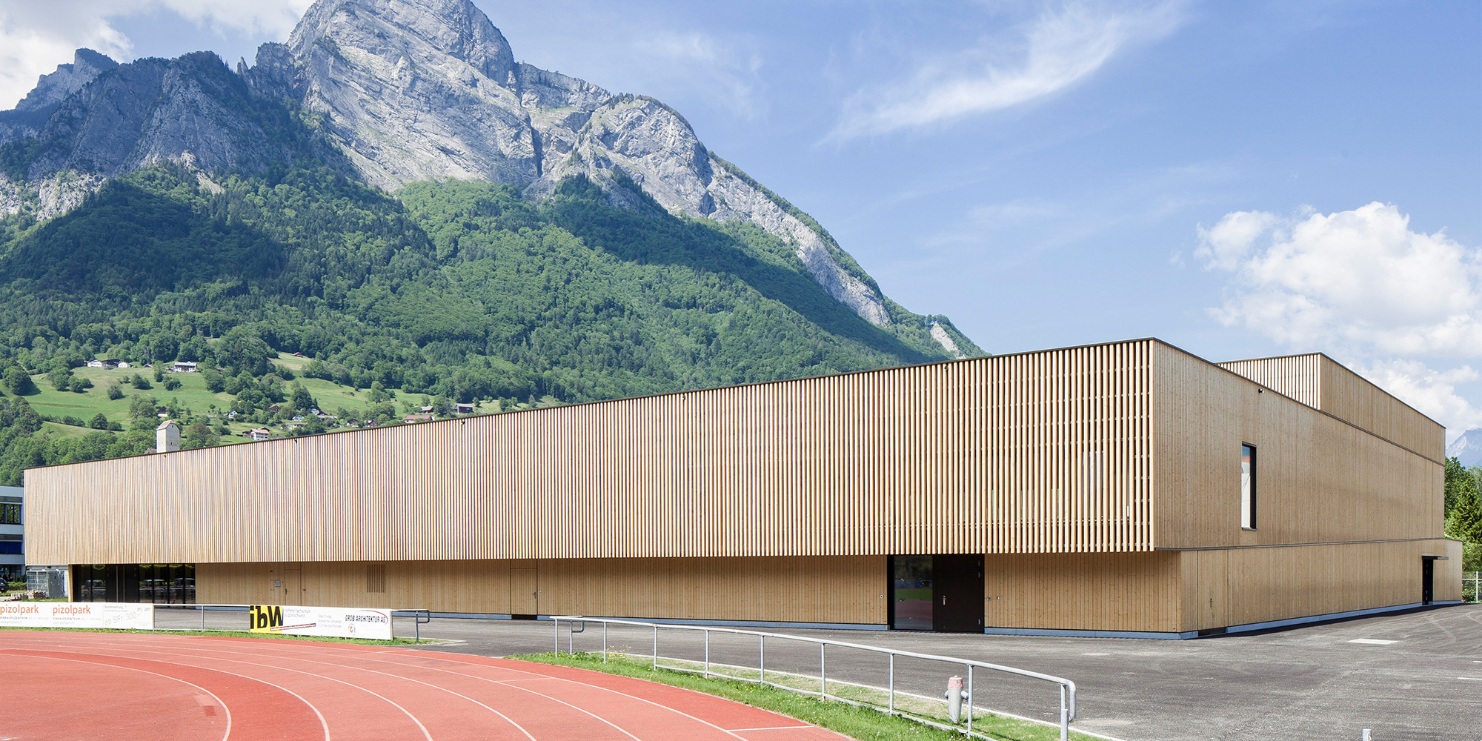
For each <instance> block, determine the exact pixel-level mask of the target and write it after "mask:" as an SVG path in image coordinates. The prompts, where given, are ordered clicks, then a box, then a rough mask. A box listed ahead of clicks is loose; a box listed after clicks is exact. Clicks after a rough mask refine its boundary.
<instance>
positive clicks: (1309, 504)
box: [1153, 345, 1443, 549]
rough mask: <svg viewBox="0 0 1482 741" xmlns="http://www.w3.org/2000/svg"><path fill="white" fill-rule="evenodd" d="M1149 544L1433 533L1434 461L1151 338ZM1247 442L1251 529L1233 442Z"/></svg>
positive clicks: (1438, 481)
mask: <svg viewBox="0 0 1482 741" xmlns="http://www.w3.org/2000/svg"><path fill="white" fill-rule="evenodd" d="M1153 366H1154V367H1153V375H1154V377H1155V379H1156V380H1155V382H1154V383H1155V388H1156V389H1157V392H1156V394H1155V398H1154V403H1155V406H1156V409H1155V411H1154V414H1153V425H1154V428H1155V432H1154V435H1153V445H1154V447H1155V450H1156V453H1155V456H1154V457H1155V460H1156V463H1155V468H1156V472H1155V477H1154V478H1155V482H1156V485H1155V496H1154V499H1155V510H1156V513H1155V523H1156V535H1155V537H1154V543H1155V545H1156V546H1157V547H1158V548H1169V549H1177V548H1208V547H1222V546H1223V547H1228V546H1254V545H1279V544H1295V543H1320V542H1341V541H1355V540H1384V539H1414V538H1439V537H1441V526H1442V522H1441V519H1442V518H1441V514H1442V513H1441V509H1442V498H1441V486H1442V477H1443V470H1442V468H1441V465H1440V464H1439V463H1438V462H1437V461H1435V460H1432V459H1429V458H1427V457H1425V456H1423V455H1420V454H1419V453H1416V452H1412V451H1409V450H1406V449H1404V448H1401V447H1399V446H1397V445H1394V444H1392V443H1390V442H1388V441H1386V440H1385V439H1384V438H1382V437H1379V436H1377V435H1375V434H1373V433H1369V432H1366V431H1365V430H1362V429H1360V428H1358V427H1355V426H1353V425H1351V424H1348V423H1346V422H1344V421H1342V420H1340V419H1337V418H1335V417H1333V416H1330V415H1328V414H1323V413H1321V412H1319V411H1317V410H1314V409H1312V408H1310V407H1308V406H1305V405H1303V404H1299V403H1296V402H1294V401H1293V400H1291V399H1289V398H1287V397H1285V396H1282V395H1279V394H1274V393H1270V392H1265V391H1263V390H1262V389H1261V388H1260V386H1258V385H1257V384H1256V383H1254V382H1252V381H1250V380H1248V379H1246V378H1243V377H1241V376H1239V375H1236V374H1234V373H1228V372H1225V371H1223V370H1221V369H1220V368H1218V367H1215V366H1212V365H1210V364H1208V363H1205V362H1204V361H1202V360H1199V359H1198V358H1195V357H1193V356H1191V355H1188V354H1186V353H1183V352H1182V351H1179V350H1177V349H1175V348H1172V347H1169V346H1166V345H1158V346H1156V347H1155V351H1154V360H1153ZM1242 443H1249V444H1252V445H1255V446H1256V458H1257V462H1256V499H1257V508H1256V510H1257V513H1256V514H1257V516H1256V525H1257V527H1256V529H1255V530H1254V531H1248V530H1243V529H1242V528H1241V520H1240V496H1241V493H1240V446H1241V444H1242Z"/></svg>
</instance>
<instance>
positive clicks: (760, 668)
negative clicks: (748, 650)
mask: <svg viewBox="0 0 1482 741" xmlns="http://www.w3.org/2000/svg"><path fill="white" fill-rule="evenodd" d="M760 643H761V646H760V647H759V648H758V649H757V652H756V653H757V659H756V663H757V671H756V683H757V684H766V683H767V637H766V636H761V641H760Z"/></svg>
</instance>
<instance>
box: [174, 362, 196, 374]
mask: <svg viewBox="0 0 1482 741" xmlns="http://www.w3.org/2000/svg"><path fill="white" fill-rule="evenodd" d="M170 372H171V373H195V372H196V364H195V363H188V362H186V361H184V360H177V361H175V362H174V364H172V365H171V366H170Z"/></svg>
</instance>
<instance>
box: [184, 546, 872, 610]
mask: <svg viewBox="0 0 1482 741" xmlns="http://www.w3.org/2000/svg"><path fill="white" fill-rule="evenodd" d="M370 565H371V562H322V563H303V564H199V565H197V567H196V568H197V583H198V585H199V599H200V601H201V602H203V603H217V604H311V605H321V606H342V607H383V608H387V607H389V608H424V609H429V610H433V611H438V612H464V613H489V614H510V613H525V614H541V615H594V616H602V617H631V618H645V617H663V618H679V619H685V618H689V619H708V620H751V621H782V622H814V623H855V624H866V625H883V624H884V623H885V622H886V618H887V610H888V605H887V602H886V594H885V590H886V588H887V586H888V575H887V573H886V562H885V558H884V557H880V556H866V557H848V558H755V559H751V558H747V559H720V558H700V559H673V558H659V559H580V560H539V561H503V560H501V561H396V562H387V563H384V566H385V567H386V582H385V586H386V590H385V591H384V592H381V593H372V592H369V591H367V580H366V570H367V567H368V566H370ZM285 574H293V575H294V579H295V580H296V581H284V582H283V583H284V584H285V587H284V588H274V587H273V586H272V585H273V582H274V580H284V575H285ZM531 590H533V591H536V592H538V593H539V598H538V606H536V602H537V600H536V599H533V598H530V597H529V596H528V593H529V591H531ZM527 600H528V601H527Z"/></svg>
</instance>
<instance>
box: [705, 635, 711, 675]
mask: <svg viewBox="0 0 1482 741" xmlns="http://www.w3.org/2000/svg"><path fill="white" fill-rule="evenodd" d="M705 678H706V679H709V678H710V630H709V629H708V628H707V629H706V630H705Z"/></svg>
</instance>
